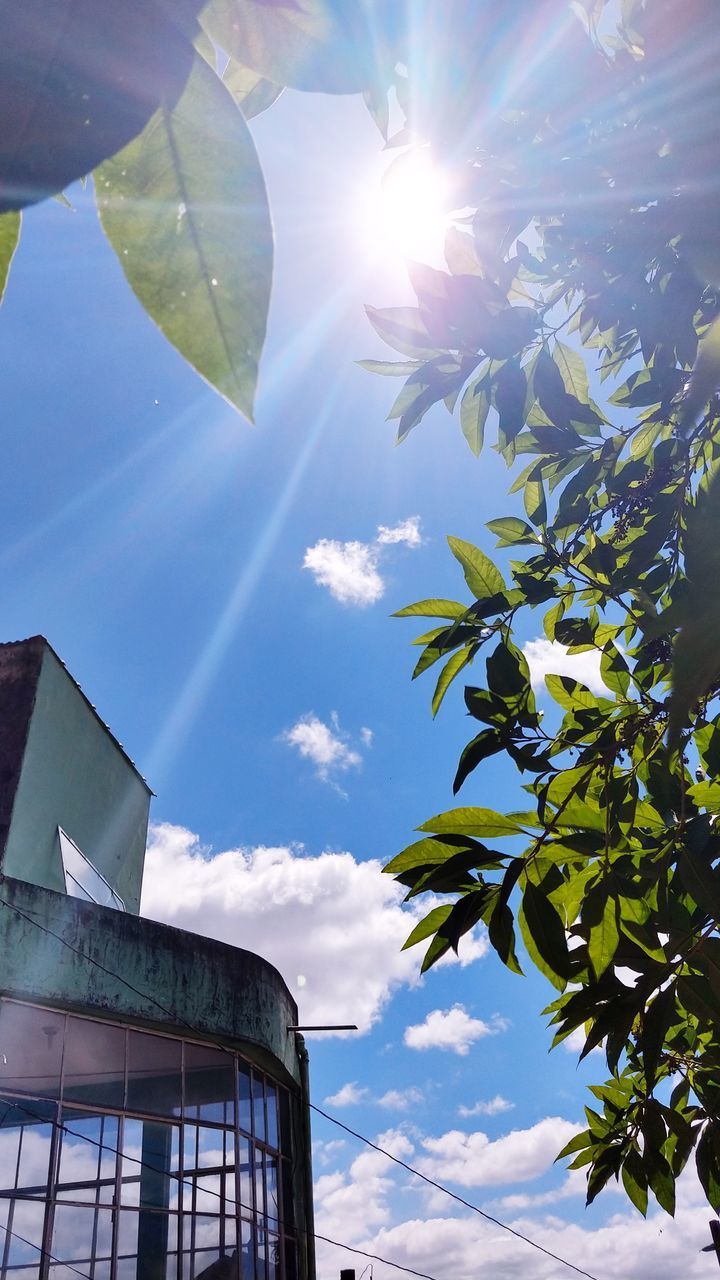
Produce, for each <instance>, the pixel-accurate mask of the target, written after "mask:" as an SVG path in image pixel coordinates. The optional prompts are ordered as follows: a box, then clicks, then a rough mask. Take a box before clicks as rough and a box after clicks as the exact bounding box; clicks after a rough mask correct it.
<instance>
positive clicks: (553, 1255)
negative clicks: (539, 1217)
mask: <svg viewBox="0 0 720 1280" xmlns="http://www.w3.org/2000/svg"><path fill="white" fill-rule="evenodd" d="M308 1106H309V1107H310V1108H311V1110H313V1111H317V1113H318V1115H319V1116H323V1117H324V1118H325V1119H326V1120H329V1121H330V1123H331V1124H336V1125H337V1126H338V1128H339V1129H344V1130H345V1132H346V1133H349V1134H351V1136H352V1137H353V1138H357V1139H358V1140H359V1141H360V1142H364V1143H365V1144H366V1145H367V1146H368V1147H372V1149H373V1151H379V1152H380V1154H381V1155H383V1156H385V1157H386V1158H387V1159H388V1160H392V1161H393V1163H394V1164H399V1165H400V1167H401V1168H403V1169H406V1170H407V1172H408V1173H412V1174H414V1175H415V1177H416V1178H421V1179H422V1181H423V1182H427V1184H428V1186H431V1187H434V1188H435V1190H436V1191H443V1192H444V1193H445V1195H446V1196H450V1199H451V1200H457V1202H458V1204H462V1205H464V1206H465V1208H466V1209H472V1211H473V1213H479V1214H480V1217H481V1218H486V1219H487V1221H488V1222H492V1223H494V1225H495V1226H496V1227H502V1229H503V1231H509V1232H510V1234H511V1235H513V1236H516V1237H517V1239H518V1240H524V1242H525V1244H529V1245H532V1247H533V1249H539V1251H540V1253H544V1254H545V1255H546V1256H547V1257H548V1258H552V1260H553V1262H561V1263H562V1264H563V1265H564V1266H566V1267H570V1268H571V1269H572V1270H573V1271H576V1272H577V1274H578V1275H579V1276H587V1280H598V1278H597V1276H594V1275H593V1274H592V1272H590V1271H583V1269H582V1267H576V1266H575V1263H574V1262H568V1260H567V1258H561V1257H560V1255H559V1254H557V1253H553V1252H552V1250H551V1249H546V1248H545V1246H544V1245H542V1244H538V1242H537V1240H533V1239H531V1237H530V1236H526V1235H523V1233H522V1231H517V1230H516V1229H515V1227H511V1226H508V1224H507V1222H501V1220H500V1218H494V1217H493V1216H492V1214H491V1213H486V1212H485V1210H484V1209H481V1208H480V1207H479V1205H476V1204H472V1203H471V1201H470V1200H465V1199H464V1197H463V1196H459V1195H457V1194H456V1193H455V1192H454V1191H450V1189H449V1188H448V1187H444V1186H443V1185H442V1183H441V1182H436V1181H435V1179H434V1178H429V1177H428V1176H427V1174H426V1173H421V1172H420V1170H419V1169H414V1168H413V1166H412V1165H411V1164H407V1163H406V1162H405V1161H404V1160H401V1159H400V1157H399V1156H394V1155H392V1154H391V1152H389V1151H386V1150H385V1148H384V1147H379V1146H378V1145H377V1143H376V1142H371V1140H370V1138H366V1137H365V1135H364V1134H362V1133H357V1132H356V1130H355V1129H351V1128H350V1126H349V1125H346V1124H343V1122H342V1120H336V1119H335V1116H331V1115H328V1113H327V1111H323V1110H322V1108H321V1107H316V1106H315V1103H314V1102H309V1103H308Z"/></svg>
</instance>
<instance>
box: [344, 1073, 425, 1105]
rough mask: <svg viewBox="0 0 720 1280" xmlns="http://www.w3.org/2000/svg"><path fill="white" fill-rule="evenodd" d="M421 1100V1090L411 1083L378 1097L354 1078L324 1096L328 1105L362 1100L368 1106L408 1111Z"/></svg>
mask: <svg viewBox="0 0 720 1280" xmlns="http://www.w3.org/2000/svg"><path fill="white" fill-rule="evenodd" d="M423 1100H424V1099H423V1094H422V1091H421V1090H420V1089H416V1088H415V1087H414V1086H413V1085H410V1086H408V1087H407V1088H406V1089H388V1090H387V1091H386V1092H385V1093H383V1094H381V1095H380V1096H379V1097H373V1095H372V1094H371V1093H370V1090H369V1089H367V1088H365V1086H364V1085H359V1084H358V1083H357V1081H356V1080H349V1081H348V1083H347V1084H344V1085H342V1087H341V1088H340V1089H338V1090H337V1093H333V1094H331V1095H330V1097H328V1098H326V1099H325V1102H326V1103H327V1105H328V1106H329V1107H354V1106H358V1105H359V1104H360V1103H361V1102H363V1103H365V1104H366V1105H370V1106H375V1107H384V1108H385V1110H386V1111H408V1110H409V1109H410V1107H413V1106H417V1105H418V1103H420V1102H422V1101H423Z"/></svg>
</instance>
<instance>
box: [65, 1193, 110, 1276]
mask: <svg viewBox="0 0 720 1280" xmlns="http://www.w3.org/2000/svg"><path fill="white" fill-rule="evenodd" d="M112 1219H113V1215H112V1210H110V1209H91V1208H87V1209H86V1208H78V1207H77V1206H76V1205H65V1204H59V1205H57V1206H56V1208H55V1220H54V1223H53V1234H52V1244H51V1246H50V1252H51V1253H52V1255H53V1258H54V1259H55V1260H56V1262H65V1263H72V1265H73V1266H74V1267H76V1268H77V1270H78V1271H83V1272H86V1273H89V1272H91V1271H92V1272H93V1274H96V1272H95V1271H94V1264H95V1262H96V1261H97V1260H99V1261H103V1262H105V1263H107V1264H108V1265H109V1262H110V1257H111V1254H112ZM70 1274H73V1273H72V1272H71V1273H70ZM74 1274H75V1275H77V1271H76V1272H75V1273H74ZM60 1275H62V1271H61V1272H60Z"/></svg>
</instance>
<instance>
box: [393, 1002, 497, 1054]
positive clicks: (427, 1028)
mask: <svg viewBox="0 0 720 1280" xmlns="http://www.w3.org/2000/svg"><path fill="white" fill-rule="evenodd" d="M506 1027H507V1022H506V1021H505V1020H504V1019H503V1018H498V1017H495V1018H493V1020H492V1022H483V1021H482V1019H481V1018H471V1016H470V1014H469V1013H467V1012H466V1010H465V1008H464V1006H463V1005H461V1004H455V1005H453V1007H452V1009H447V1010H443V1009H433V1010H432V1012H431V1013H429V1014H428V1015H427V1017H426V1019H425V1021H424V1022H420V1023H418V1024H417V1025H416V1026H412V1027H406V1028H405V1036H404V1039H405V1044H406V1045H407V1047H408V1048H409V1049H449V1050H450V1051H451V1052H452V1053H459V1054H460V1055H462V1056H463V1057H464V1056H465V1054H467V1053H468V1052H469V1051H470V1046H471V1045H472V1044H474V1043H475V1041H476V1040H482V1039H483V1038H484V1037H485V1036H494V1035H497V1033H498V1032H499V1031H504V1030H505V1029H506Z"/></svg>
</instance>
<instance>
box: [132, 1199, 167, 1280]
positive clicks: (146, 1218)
mask: <svg viewBox="0 0 720 1280" xmlns="http://www.w3.org/2000/svg"><path fill="white" fill-rule="evenodd" d="M176 1259H177V1217H176V1216H175V1214H173V1213H170V1214H167V1213H154V1212H151V1211H149V1210H145V1211H142V1210H141V1212H140V1213H131V1212H122V1213H120V1214H118V1263H117V1278H118V1280H167V1277H173V1280H174V1277H175V1276H176V1274H177V1272H176V1265H177V1263H176Z"/></svg>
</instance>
